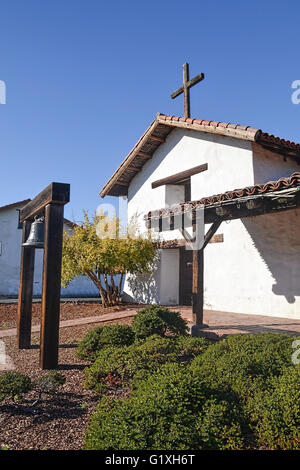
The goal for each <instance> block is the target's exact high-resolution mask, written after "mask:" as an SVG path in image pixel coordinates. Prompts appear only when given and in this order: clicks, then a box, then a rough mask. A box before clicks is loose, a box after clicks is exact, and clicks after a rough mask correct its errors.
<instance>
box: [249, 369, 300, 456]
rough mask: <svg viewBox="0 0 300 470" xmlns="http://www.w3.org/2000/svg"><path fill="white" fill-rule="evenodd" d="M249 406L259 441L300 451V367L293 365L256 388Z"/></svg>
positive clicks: (275, 447)
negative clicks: (263, 386) (261, 386)
mask: <svg viewBox="0 0 300 470" xmlns="http://www.w3.org/2000/svg"><path fill="white" fill-rule="evenodd" d="M248 407H249V409H250V412H251V419H252V422H253V423H254V424H253V426H254V430H255V431H256V433H257V439H258V443H259V444H261V445H263V446H267V447H268V448H271V449H283V450H300V367H299V366H295V365H292V366H290V367H287V368H285V369H284V371H283V373H282V375H281V376H279V377H277V376H273V377H271V378H270V379H269V380H268V381H267V384H266V387H265V388H264V390H262V389H259V390H257V391H256V393H255V395H254V397H253V398H252V399H251V400H249V404H248Z"/></svg>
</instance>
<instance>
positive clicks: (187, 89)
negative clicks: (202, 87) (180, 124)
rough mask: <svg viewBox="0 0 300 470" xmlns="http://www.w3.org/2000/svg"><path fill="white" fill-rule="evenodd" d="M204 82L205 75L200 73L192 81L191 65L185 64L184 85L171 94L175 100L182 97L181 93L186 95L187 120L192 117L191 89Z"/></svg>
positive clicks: (185, 109) (185, 110) (185, 113)
mask: <svg viewBox="0 0 300 470" xmlns="http://www.w3.org/2000/svg"><path fill="white" fill-rule="evenodd" d="M202 80H204V73H200V74H199V75H196V76H195V77H194V78H192V79H191V80H190V74H189V64H187V63H185V64H183V85H182V86H181V87H180V88H178V90H176V91H174V92H173V93H172V94H171V98H172V99H174V98H176V97H177V96H179V95H181V93H183V94H184V117H185V118H189V117H191V104H190V88H192V86H194V85H196V84H197V83H199V82H201V81H202Z"/></svg>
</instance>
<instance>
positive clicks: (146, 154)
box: [137, 150, 152, 158]
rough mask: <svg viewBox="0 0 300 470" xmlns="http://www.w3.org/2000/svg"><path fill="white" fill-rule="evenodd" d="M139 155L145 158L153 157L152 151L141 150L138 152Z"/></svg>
mask: <svg viewBox="0 0 300 470" xmlns="http://www.w3.org/2000/svg"><path fill="white" fill-rule="evenodd" d="M137 155H138V156H140V157H143V158H152V155H150V153H146V152H142V151H141V150H140V151H139V152H138V153H137Z"/></svg>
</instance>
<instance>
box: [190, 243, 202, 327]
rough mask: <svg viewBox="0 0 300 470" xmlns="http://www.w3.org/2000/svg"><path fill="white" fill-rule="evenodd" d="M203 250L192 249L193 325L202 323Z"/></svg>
mask: <svg viewBox="0 0 300 470" xmlns="http://www.w3.org/2000/svg"><path fill="white" fill-rule="evenodd" d="M203 258H204V251H203V250H194V251H193V289H192V307H193V323H194V324H195V325H202V324H203V300H204V297H203V291H204V282H203V268H204V264H203V261H204V260H203Z"/></svg>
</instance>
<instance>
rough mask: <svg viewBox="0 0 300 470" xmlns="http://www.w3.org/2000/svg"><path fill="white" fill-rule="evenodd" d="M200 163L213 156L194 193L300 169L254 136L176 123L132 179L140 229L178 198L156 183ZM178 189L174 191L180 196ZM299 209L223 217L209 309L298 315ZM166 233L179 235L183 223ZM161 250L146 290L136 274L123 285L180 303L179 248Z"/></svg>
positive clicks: (208, 286) (211, 252)
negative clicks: (252, 139) (181, 126)
mask: <svg viewBox="0 0 300 470" xmlns="http://www.w3.org/2000/svg"><path fill="white" fill-rule="evenodd" d="M202 163H208V170H207V171H205V172H203V173H200V174H198V175H194V176H192V178H191V194H192V200H195V199H200V198H201V197H203V196H210V195H213V194H218V193H222V192H224V191H227V190H232V189H235V188H242V187H245V186H250V185H253V184H256V183H259V184H260V183H265V182H267V181H270V180H275V179H278V178H280V177H282V176H290V174H291V173H292V172H293V171H298V170H299V167H297V165H296V164H295V163H293V162H292V161H291V160H287V162H284V161H283V158H282V156H279V155H276V154H274V153H272V152H270V151H266V150H262V149H260V147H259V146H258V145H257V144H253V145H252V143H251V142H247V141H239V140H237V139H233V138H229V137H223V136H218V135H212V134H205V133H200V132H196V131H186V130H181V129H175V130H174V131H173V132H172V133H171V134H170V135H169V136H168V138H167V139H166V142H165V143H164V144H162V145H161V146H160V147H159V148H158V150H157V151H156V152H155V154H154V156H153V158H152V159H151V160H149V162H147V163H146V164H145V166H144V167H143V169H142V171H141V172H140V173H138V174H137V175H136V176H135V177H134V179H133V180H132V182H131V184H130V186H129V194H128V216H129V219H130V218H131V217H133V216H138V221H139V227H140V230H141V232H145V225H144V220H143V215H144V214H146V213H147V212H148V211H150V210H154V209H160V208H162V207H165V206H166V205H170V200H171V199H172V196H170V194H171V193H170V191H171V189H170V190H168V191H169V193H166V187H165V186H161V187H159V188H156V189H152V188H151V183H152V182H153V181H155V180H158V179H161V178H164V177H166V176H169V175H172V174H175V173H177V172H180V171H183V170H186V169H188V168H192V167H193V166H197V165H200V164H202ZM177 196H178V194H176V192H174V203H177V202H178V201H177V199H178V197H177ZM299 214H300V213H299V210H298V209H297V210H291V211H287V212H285V213H281V214H272V215H266V216H259V217H254V218H253V217H251V218H245V219H243V220H236V221H232V222H230V224H226V223H223V224H222V225H221V227H220V229H219V230H218V233H223V234H224V243H217V244H209V245H208V246H207V248H206V249H205V308H207V309H214V310H221V311H231V312H238V313H253V314H263V315H273V316H282V317H288V318H295V319H296V318H297V319H300V242H299V241H298V237H297V233H299V228H300V226H299V221H300V218H299ZM208 228H209V226H206V230H207V229H208ZM163 236H164V239H172V238H181V235H180V233H179V232H178V231H177V230H174V231H173V232H164V234H163ZM176 252H177V254H176ZM165 253H168V254H166V255H165ZM160 256H161V269H159V268H157V273H156V276H155V282H154V280H153V279H152V282H151V286H150V287H151V289H152V291H151V289H150V290H149V286H148V290H147V293H148V295H147V296H145V295H143V289H140V290H139V292H140V294H138V293H137V290H135V292H133V291H132V286H133V282H132V279H131V283H128V281H127V280H126V283H125V288H124V290H125V291H126V292H127V293H128V294H129V295H130V296H131V297H132V298H134V299H135V300H138V301H145V302H146V301H153V302H157V300H160V302H161V303H170V304H172V303H177V302H178V283H179V281H178V278H177V277H176V274H175V273H178V272H179V250H169V251H167V250H162V253H161V255H160ZM298 286H299V287H298ZM149 292H153V295H152V294H151V295H149ZM151 299H152V300H151ZM168 299H170V300H172V301H170V302H168V301H167V300H168Z"/></svg>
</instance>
